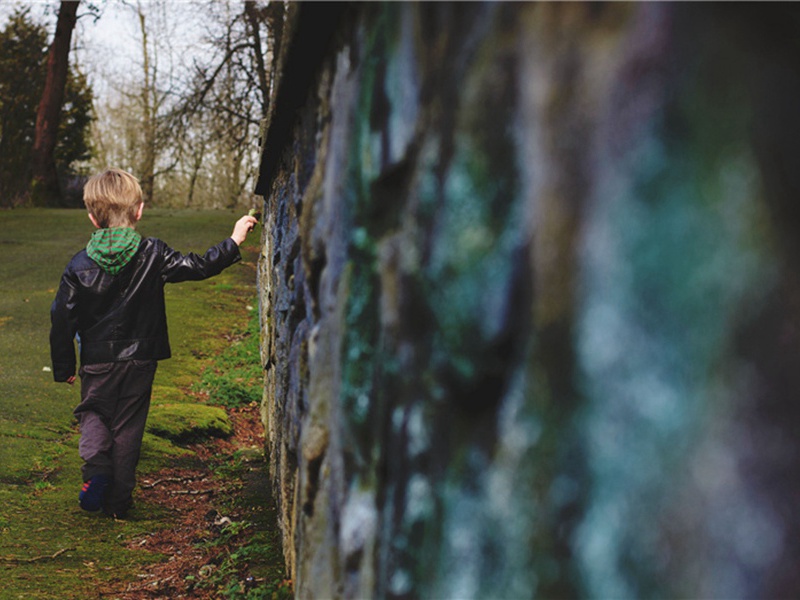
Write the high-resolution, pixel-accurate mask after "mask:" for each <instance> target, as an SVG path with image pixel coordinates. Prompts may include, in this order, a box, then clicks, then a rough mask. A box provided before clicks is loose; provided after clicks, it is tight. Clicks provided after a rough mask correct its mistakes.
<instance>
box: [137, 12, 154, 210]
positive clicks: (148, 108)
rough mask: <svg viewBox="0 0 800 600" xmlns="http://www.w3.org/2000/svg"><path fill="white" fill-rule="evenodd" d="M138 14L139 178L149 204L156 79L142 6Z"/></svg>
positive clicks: (152, 168) (150, 196)
mask: <svg viewBox="0 0 800 600" xmlns="http://www.w3.org/2000/svg"><path fill="white" fill-rule="evenodd" d="M137 12H138V16H139V27H140V28H141V31H142V60H143V69H144V81H143V85H142V113H143V117H144V120H143V123H142V126H143V129H144V148H143V156H142V163H141V165H142V166H141V173H139V177H140V180H141V183H142V193H143V194H144V197H145V200H146V201H147V202H153V191H154V189H155V170H156V108H155V106H156V101H155V82H156V77H155V74H154V73H153V72H151V69H150V51H149V48H148V47H147V26H146V24H145V15H144V12H143V11H142V7H141V5H137Z"/></svg>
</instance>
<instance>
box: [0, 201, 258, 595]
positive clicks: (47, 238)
mask: <svg viewBox="0 0 800 600" xmlns="http://www.w3.org/2000/svg"><path fill="white" fill-rule="evenodd" d="M236 218H237V215H236V214H234V213H233V212H229V211H209V212H192V211H159V210H152V211H146V212H145V217H144V219H143V221H142V222H141V224H140V226H139V230H140V231H141V233H142V234H143V235H146V236H147V235H149V236H155V237H159V238H162V239H164V240H165V241H167V243H168V244H170V245H171V246H172V247H173V248H176V249H178V250H180V251H182V252H188V251H195V252H204V251H205V250H206V249H207V248H208V246H209V245H211V244H213V243H216V242H217V241H220V240H222V239H224V238H225V237H227V236H228V235H229V234H230V231H231V229H232V226H233V223H234V221H235V219H236ZM91 231H92V229H91V225H90V223H89V221H88V219H87V218H86V214H85V212H83V211H80V210H45V209H25V210H14V211H0V248H2V249H3V260H2V261H0V280H2V281H3V286H2V289H1V290H0V356H2V357H3V358H2V362H0V577H2V580H3V585H2V588H1V589H0V598H64V599H67V598H91V597H97V596H96V593H95V592H93V590H94V589H96V586H98V585H101V584H102V583H103V582H108V581H110V580H112V579H113V580H114V581H120V580H122V581H124V580H130V581H136V579H137V574H138V573H140V572H141V570H142V569H144V568H146V566H147V564H148V563H151V562H154V561H160V560H164V558H165V557H163V556H159V555H157V554H151V553H147V552H140V551H136V550H133V549H130V548H128V546H127V545H126V543H125V542H126V541H127V540H130V539H133V538H135V537H137V536H141V535H144V534H147V533H151V532H153V531H156V530H159V529H163V528H167V527H169V526H170V522H169V520H168V518H167V516H166V515H165V514H164V511H163V509H161V508H159V507H157V506H150V505H148V504H147V503H137V506H136V508H135V510H134V511H133V513H134V514H133V515H132V518H131V520H129V521H125V522H120V521H114V520H111V519H107V518H103V517H100V516H95V515H92V514H88V513H85V512H83V511H81V510H80V508H79V507H78V504H77V493H78V490H79V487H80V484H81V479H80V471H79V468H80V462H81V461H80V458H79V457H78V451H77V443H78V433H77V428H76V426H75V422H74V419H73V417H72V409H73V408H74V406H75V405H76V404H77V402H78V400H79V389H78V386H77V385H76V386H72V387H71V386H68V385H66V384H56V383H54V382H53V380H52V373H50V372H49V371H48V370H47V368H48V367H49V365H50V358H49V345H48V333H49V327H50V323H49V308H50V303H51V302H52V300H53V297H54V294H55V290H56V287H57V286H58V281H59V278H60V276H61V272H62V270H63V268H64V266H65V265H66V263H67V261H68V260H69V258H70V257H71V256H72V255H73V254H74V253H75V252H77V251H78V250H79V249H80V248H81V247H83V246H84V245H85V243H86V241H87V240H88V238H89V235H90V234H91ZM255 235H257V234H253V238H251V239H253V240H255V239H256V238H255ZM254 245H255V244H254V243H253V246H251V248H250V249H249V251H248V250H247V248H245V260H244V261H243V262H242V263H239V264H237V265H234V266H233V267H231V268H230V269H228V270H226V271H225V272H224V273H222V274H221V275H220V276H218V277H216V278H214V279H211V280H207V281H203V282H187V283H184V284H180V285H172V286H168V287H167V304H168V319H169V324H170V337H171V342H172V349H173V358H172V359H170V360H167V361H163V362H162V363H160V365H159V369H158V372H157V374H156V382H155V387H154V395H153V419H151V421H150V426H151V431H152V430H153V428H155V429H156V430H157V429H158V426H159V414H164V415H167V414H169V415H172V416H173V417H174V416H175V415H176V414H178V413H180V412H181V410H182V409H180V408H177V407H176V405H178V404H180V403H182V402H194V403H197V402H203V401H204V400H205V398H204V397H203V394H202V393H201V392H199V391H197V387H196V386H197V385H198V383H199V382H200V381H201V379H202V377H203V372H204V370H206V369H207V368H209V367H210V366H211V365H212V363H213V360H214V358H215V357H216V356H217V355H218V354H219V353H220V352H222V351H223V350H225V349H226V348H227V347H229V346H230V345H231V338H230V335H229V333H230V332H233V331H241V330H242V328H243V327H244V325H243V324H246V323H247V321H248V315H249V313H250V311H251V310H252V307H250V310H248V306H247V305H248V304H250V303H251V301H252V297H253V295H254V284H255V265H254V260H255V251H256V248H255V247H254ZM256 360H257V357H256ZM193 387H194V391H192V389H193ZM168 407H171V408H168ZM217 416H218V415H217ZM142 450H143V452H142V459H141V462H140V468H139V472H140V473H141V474H143V475H144V474H146V473H148V472H149V473H153V472H155V471H157V470H159V469H161V468H164V467H168V466H169V465H172V464H175V463H176V461H184V460H187V456H190V452H189V451H188V450H187V449H185V448H181V447H179V446H177V445H175V444H173V443H172V442H170V441H169V440H167V439H165V438H163V437H158V436H155V435H153V434H152V433H149V434H147V435H146V436H145V441H144V445H143V449H142ZM221 460H224V459H221ZM231 475H232V476H236V472H235V471H231ZM93 594H94V595H93Z"/></svg>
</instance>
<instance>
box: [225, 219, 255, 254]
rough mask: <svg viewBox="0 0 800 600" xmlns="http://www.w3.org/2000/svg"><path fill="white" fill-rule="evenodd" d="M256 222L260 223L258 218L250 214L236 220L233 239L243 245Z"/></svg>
mask: <svg viewBox="0 0 800 600" xmlns="http://www.w3.org/2000/svg"><path fill="white" fill-rule="evenodd" d="M256 223H258V219H256V218H255V217H251V216H250V215H245V216H243V217H242V218H241V219H239V220H238V221H236V225H234V226H233V233H232V234H231V237H232V238H233V241H234V242H236V245H237V246H241V245H242V243H243V242H244V241H245V239H247V234H248V233H250V232H251V231H253V228H254V227H255V226H256Z"/></svg>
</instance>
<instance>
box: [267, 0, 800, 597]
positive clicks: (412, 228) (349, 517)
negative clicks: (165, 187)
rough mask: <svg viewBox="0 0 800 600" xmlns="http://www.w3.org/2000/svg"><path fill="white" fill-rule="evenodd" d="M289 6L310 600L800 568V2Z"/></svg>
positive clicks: (291, 279) (297, 488) (293, 383)
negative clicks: (799, 502)
mask: <svg viewBox="0 0 800 600" xmlns="http://www.w3.org/2000/svg"><path fill="white" fill-rule="evenodd" d="M799 14H800V13H799V12H798V10H797V8H796V6H793V5H781V4H772V5H769V6H764V5H761V6H754V5H740V4H732V5H717V4H711V5H701V4H692V3H675V4H668V3H630V4H628V3H625V4H623V3H610V4H606V3H588V4H581V3H563V4H562V3H540V4H527V3H466V4H449V3H431V4H425V3H421V4H417V3H387V4H375V3H355V4H351V5H328V4H305V3H303V4H289V5H288V11H287V19H286V21H285V30H284V32H283V36H282V37H281V39H282V40H283V42H282V48H281V53H280V55H279V56H280V60H279V63H278V68H277V71H278V75H279V80H278V83H277V85H276V88H275V93H274V95H273V106H272V110H271V115H270V119H269V122H268V123H267V125H266V129H265V136H264V146H263V156H262V170H261V179H260V181H259V184H258V190H259V192H260V193H262V194H263V195H264V197H265V212H264V215H265V216H264V230H263V238H262V240H263V255H262V258H261V264H260V274H259V286H260V290H261V311H262V324H263V360H264V366H265V396H264V418H265V423H266V426H267V429H268V447H269V448H268V450H269V456H270V461H271V473H272V477H273V483H274V491H275V495H276V499H277V503H278V507H279V511H280V519H281V523H282V530H283V535H284V552H285V555H286V561H287V568H288V570H289V572H290V575H291V576H292V578H293V579H294V581H295V589H296V594H297V596H298V597H299V598H330V597H335V598H368V597H377V598H411V597H419V598H530V597H535V596H538V597H573V596H586V597H602V598H607V597H615V598H625V597H630V598H639V597H726V598H737V597H738V598H749V597H757V596H762V597H776V596H784V597H785V596H792V595H797V593H798V591H799V590H800V572H798V571H797V568H796V565H797V562H798V558H800V549H799V548H798V541H797V540H799V539H800V511H798V510H797V501H796V500H797V498H798V497H800V477H798V473H800V437H798V422H799V421H798V417H800V402H798V393H800V270H799V269H798V268H797V264H796V263H797V262H798V259H799V258H800V253H798V248H797V245H798V243H800V242H798V240H800V235H798V234H799V233H800V203H799V202H798V199H800V168H799V167H800V152H799V150H800V148H798V139H800V110H799V109H798V107H800V71H799V69H798V66H799V65H800V47H798V46H800V35H798V33H800V18H799V16H798V15H799Z"/></svg>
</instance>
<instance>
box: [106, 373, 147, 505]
mask: <svg viewBox="0 0 800 600" xmlns="http://www.w3.org/2000/svg"><path fill="white" fill-rule="evenodd" d="M132 363H133V364H132V365H131V369H130V370H131V373H130V374H129V377H128V378H127V381H126V385H125V389H124V390H123V391H122V393H121V394H120V399H119V402H118V404H117V410H116V413H115V415H114V418H113V422H112V436H113V441H114V443H113V448H112V453H111V457H112V463H113V466H114V486H113V488H112V489H111V494H110V496H109V498H108V505H109V507H110V508H111V510H112V511H114V512H117V511H122V512H124V511H125V510H126V509H127V508H128V506H129V505H130V502H131V494H132V493H133V488H134V487H135V486H136V465H137V464H138V462H139V455H140V451H141V447H142V437H143V436H144V430H145V425H146V424H147V413H148V410H149V408H150V396H151V393H152V389H153V377H154V376H155V370H156V363H155V361H148V362H147V363H142V362H140V361H132Z"/></svg>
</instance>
